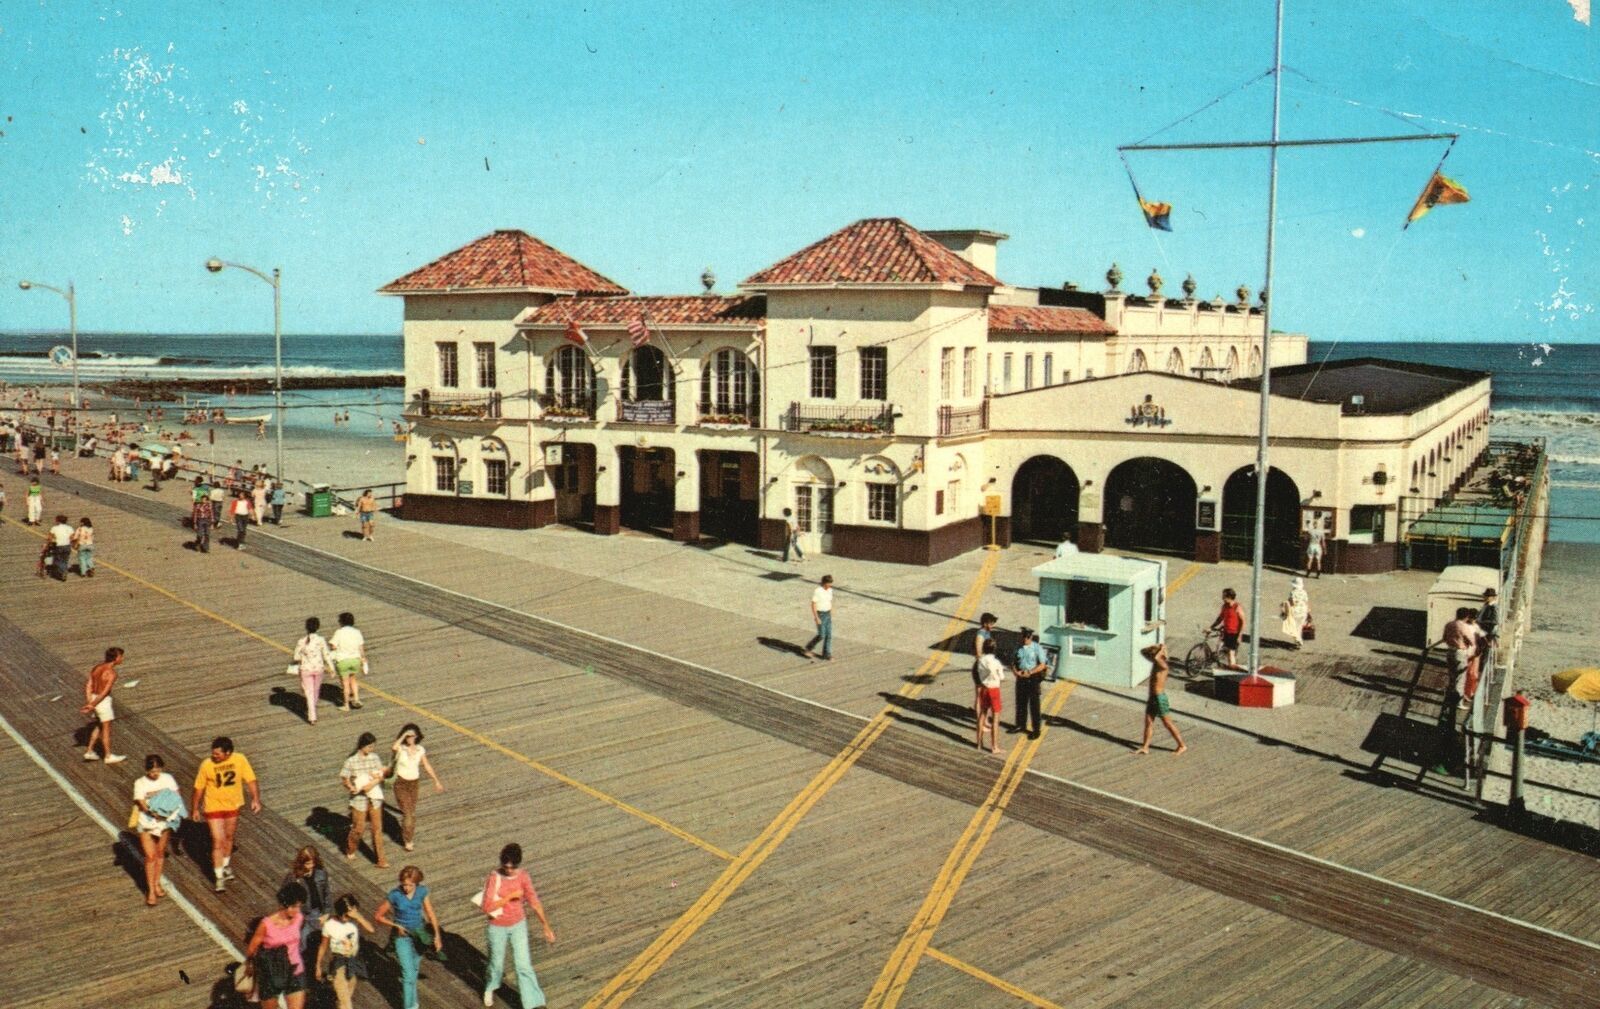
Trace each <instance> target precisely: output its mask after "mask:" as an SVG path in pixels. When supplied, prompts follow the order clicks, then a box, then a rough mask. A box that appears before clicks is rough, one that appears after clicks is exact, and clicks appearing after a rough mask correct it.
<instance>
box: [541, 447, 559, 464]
mask: <svg viewBox="0 0 1600 1009" xmlns="http://www.w3.org/2000/svg"><path fill="white" fill-rule="evenodd" d="M544 464H545V465H546V466H559V465H561V446H560V445H546V446H545V447H544Z"/></svg>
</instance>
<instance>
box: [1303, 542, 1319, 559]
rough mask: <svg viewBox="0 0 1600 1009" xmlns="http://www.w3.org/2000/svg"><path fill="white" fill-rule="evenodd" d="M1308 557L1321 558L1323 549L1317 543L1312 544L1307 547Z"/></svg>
mask: <svg viewBox="0 0 1600 1009" xmlns="http://www.w3.org/2000/svg"><path fill="white" fill-rule="evenodd" d="M1306 556H1307V557H1321V556H1322V547H1320V546H1318V545H1317V544H1315V543H1313V544H1311V545H1310V546H1308V547H1306Z"/></svg>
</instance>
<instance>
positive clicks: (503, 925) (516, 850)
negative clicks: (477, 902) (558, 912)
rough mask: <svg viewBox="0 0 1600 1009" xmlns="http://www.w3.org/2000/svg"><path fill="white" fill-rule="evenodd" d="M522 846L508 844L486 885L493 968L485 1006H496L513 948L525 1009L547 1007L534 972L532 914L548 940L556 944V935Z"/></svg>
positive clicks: (484, 885)
mask: <svg viewBox="0 0 1600 1009" xmlns="http://www.w3.org/2000/svg"><path fill="white" fill-rule="evenodd" d="M521 865H522V846H521V845H520V844H508V845H506V846H505V847H504V848H502V849H500V868H498V869H496V870H495V871H494V872H492V873H490V874H489V878H488V879H487V880H485V881H484V884H483V913H484V914H485V915H487V916H488V919H489V921H488V933H489V934H488V943H487V945H488V947H489V968H488V970H487V971H486V972H485V974H484V976H485V978H486V979H487V980H486V981H485V984H487V985H488V988H487V989H486V990H485V991H484V993H483V1004H484V1005H486V1006H487V1005H493V1004H494V993H495V991H496V990H497V989H498V988H499V987H500V978H501V975H502V973H503V972H504V970H505V964H506V947H507V946H508V945H509V946H510V947H511V963H512V965H513V966H514V967H515V968H516V971H517V994H518V995H519V996H520V997H521V1001H522V1009H536V1007H538V1006H542V1005H544V1004H545V1000H544V992H543V991H542V990H541V989H540V988H539V978H538V976H537V975H536V974H534V972H533V956H532V954H531V953H530V952H529V950H528V912H529V911H532V912H533V913H534V915H535V916H536V917H537V918H538V919H539V924H540V925H542V926H544V941H545V942H548V943H551V944H552V945H553V944H554V943H555V941H556V934H555V932H553V931H552V930H551V928H550V920H549V919H548V918H546V917H545V916H544V905H543V904H541V903H539V894H538V893H537V892H535V891H534V889H533V880H531V879H529V878H528V874H527V873H526V872H523V871H522V869H521V868H519V867H520V866H521Z"/></svg>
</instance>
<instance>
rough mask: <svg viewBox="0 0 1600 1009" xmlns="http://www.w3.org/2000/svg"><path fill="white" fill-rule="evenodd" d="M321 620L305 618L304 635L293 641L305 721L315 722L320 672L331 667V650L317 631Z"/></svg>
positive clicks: (320, 696) (319, 692) (318, 699)
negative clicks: (303, 702)
mask: <svg viewBox="0 0 1600 1009" xmlns="http://www.w3.org/2000/svg"><path fill="white" fill-rule="evenodd" d="M321 629H322V621H320V620H318V619H317V618H316V617H307V618H306V636H305V637H303V638H301V639H300V640H299V641H297V642H296V643H295V646H294V662H295V665H296V666H298V667H299V669H300V689H301V690H303V691H305V695H306V721H308V722H310V723H311V724H312V725H316V724H317V702H318V701H320V700H321V699H322V674H324V673H326V672H327V671H328V670H329V669H331V668H333V652H332V651H331V650H330V649H329V647H328V642H327V640H326V639H325V638H323V636H322V635H320V634H318V633H317V632H318V631H320V630H321Z"/></svg>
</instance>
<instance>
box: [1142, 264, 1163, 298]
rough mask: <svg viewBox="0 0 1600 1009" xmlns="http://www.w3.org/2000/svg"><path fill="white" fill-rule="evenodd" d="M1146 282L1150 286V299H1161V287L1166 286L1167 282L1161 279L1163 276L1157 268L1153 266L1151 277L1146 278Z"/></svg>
mask: <svg viewBox="0 0 1600 1009" xmlns="http://www.w3.org/2000/svg"><path fill="white" fill-rule="evenodd" d="M1144 282H1145V283H1146V284H1148V285H1149V286H1150V297H1152V298H1159V297H1161V285H1162V284H1165V283H1166V281H1165V280H1162V279H1161V274H1160V273H1159V272H1158V271H1157V270H1156V268H1155V267H1153V266H1152V267H1151V268H1150V276H1148V277H1146V278H1144Z"/></svg>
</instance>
